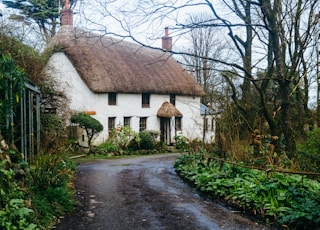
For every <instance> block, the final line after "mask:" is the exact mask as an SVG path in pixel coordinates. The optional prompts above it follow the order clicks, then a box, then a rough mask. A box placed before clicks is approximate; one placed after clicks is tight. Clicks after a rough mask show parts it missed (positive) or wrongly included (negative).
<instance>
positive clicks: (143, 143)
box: [139, 131, 155, 149]
mask: <svg viewBox="0 0 320 230" xmlns="http://www.w3.org/2000/svg"><path fill="white" fill-rule="evenodd" d="M139 136H140V148H141V149H153V148H154V146H155V140H154V138H153V136H152V134H151V133H150V132H148V131H142V132H140V133H139Z"/></svg>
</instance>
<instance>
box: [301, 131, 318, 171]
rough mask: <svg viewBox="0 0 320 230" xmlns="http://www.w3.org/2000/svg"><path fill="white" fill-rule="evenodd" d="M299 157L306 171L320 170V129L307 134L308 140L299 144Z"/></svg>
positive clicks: (302, 167)
mask: <svg viewBox="0 0 320 230" xmlns="http://www.w3.org/2000/svg"><path fill="white" fill-rule="evenodd" d="M297 159H298V162H299V164H300V168H301V169H302V170H304V171H311V172H319V171H320V129H319V128H318V129H315V130H313V131H310V132H309V133H308V134H307V140H306V141H305V142H304V143H303V144H300V145H298V151H297Z"/></svg>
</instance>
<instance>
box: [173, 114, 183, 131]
mask: <svg viewBox="0 0 320 230" xmlns="http://www.w3.org/2000/svg"><path fill="white" fill-rule="evenodd" d="M175 125H176V130H178V131H181V130H182V119H181V117H176V118H175Z"/></svg>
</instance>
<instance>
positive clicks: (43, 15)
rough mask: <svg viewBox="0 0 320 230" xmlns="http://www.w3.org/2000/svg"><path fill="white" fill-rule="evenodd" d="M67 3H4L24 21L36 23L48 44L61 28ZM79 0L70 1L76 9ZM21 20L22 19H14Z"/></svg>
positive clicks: (48, 0) (53, 0)
mask: <svg viewBox="0 0 320 230" xmlns="http://www.w3.org/2000/svg"><path fill="white" fill-rule="evenodd" d="M64 2H65V1H60V0H41V1H39V0H4V1H2V3H3V4H4V5H6V6H7V7H9V8H12V9H16V10H18V11H19V13H20V14H21V15H22V16H23V17H24V18H23V20H25V21H29V22H35V23H36V24H37V25H38V27H39V30H40V33H41V34H42V36H43V38H44V40H45V41H46V42H49V41H50V38H51V37H53V36H54V35H55V33H56V30H57V27H58V26H59V17H60V10H61V9H62V7H63V6H64ZM76 2H77V0H70V1H69V3H70V6H71V7H74V6H75V5H76ZM12 18H19V19H21V18H20V17H12Z"/></svg>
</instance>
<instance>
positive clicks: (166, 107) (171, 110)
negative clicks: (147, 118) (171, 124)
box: [157, 101, 182, 118]
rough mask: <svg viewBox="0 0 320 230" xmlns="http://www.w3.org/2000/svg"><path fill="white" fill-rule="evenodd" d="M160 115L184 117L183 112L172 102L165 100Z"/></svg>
mask: <svg viewBox="0 0 320 230" xmlns="http://www.w3.org/2000/svg"><path fill="white" fill-rule="evenodd" d="M157 116H158V117H165V118H170V117H182V113H181V112H180V111H179V110H178V109H177V108H176V107H175V106H174V105H173V104H171V103H169V102H167V101H165V102H163V104H162V105H161V107H160V108H159V110H158V113H157Z"/></svg>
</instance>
